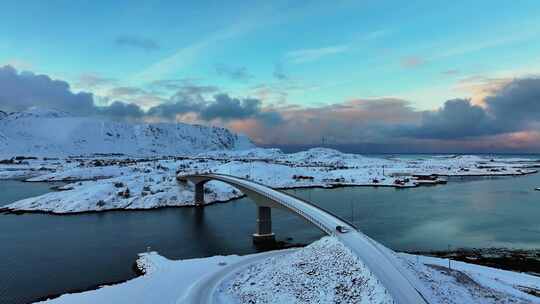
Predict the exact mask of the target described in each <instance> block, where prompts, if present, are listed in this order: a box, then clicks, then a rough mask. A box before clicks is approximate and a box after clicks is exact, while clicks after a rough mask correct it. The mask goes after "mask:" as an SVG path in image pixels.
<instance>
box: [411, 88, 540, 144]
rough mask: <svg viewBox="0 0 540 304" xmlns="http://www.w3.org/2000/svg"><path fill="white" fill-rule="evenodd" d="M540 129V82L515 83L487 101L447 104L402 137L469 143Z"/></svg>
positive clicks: (461, 101) (487, 98)
mask: <svg viewBox="0 0 540 304" xmlns="http://www.w3.org/2000/svg"><path fill="white" fill-rule="evenodd" d="M538 125H540V79H539V78H523V79H514V80H512V81H510V82H509V83H507V84H506V85H503V86H502V87H500V88H499V89H497V90H494V91H492V92H491V93H490V95H488V96H487V97H485V98H484V100H483V103H482V106H479V105H474V104H473V103H472V102H471V100H469V99H455V100H449V101H446V102H445V103H444V105H443V107H441V108H440V109H439V110H436V111H427V112H424V113H423V117H422V122H421V124H419V125H418V126H415V127H410V126H409V127H407V128H406V130H405V131H403V132H402V133H401V135H405V136H410V137H415V138H430V139H466V138H477V137H480V136H486V135H499V134H505V133H512V132H523V131H528V130H535V128H537V127H538Z"/></svg>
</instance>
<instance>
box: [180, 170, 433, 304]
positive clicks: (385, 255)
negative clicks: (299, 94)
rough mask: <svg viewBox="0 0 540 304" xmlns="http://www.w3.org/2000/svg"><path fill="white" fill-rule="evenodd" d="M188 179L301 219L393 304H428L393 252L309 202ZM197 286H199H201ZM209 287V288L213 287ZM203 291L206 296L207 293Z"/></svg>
mask: <svg viewBox="0 0 540 304" xmlns="http://www.w3.org/2000/svg"><path fill="white" fill-rule="evenodd" d="M190 177H192V178H203V179H208V180H218V181H222V182H224V183H227V184H229V185H231V186H233V187H235V186H236V187H238V188H245V189H248V190H250V191H253V192H256V193H257V194H259V195H263V196H265V197H266V198H268V199H270V200H272V201H274V202H276V203H278V204H279V205H281V206H283V207H285V208H286V209H289V210H290V211H292V212H294V213H296V214H298V215H300V216H301V217H303V218H305V219H306V220H308V221H309V222H311V223H313V224H314V225H315V226H317V227H319V228H320V229H321V230H323V231H324V232H325V233H327V234H328V235H331V236H334V237H336V238H337V239H338V240H339V241H340V242H341V243H343V245H345V246H346V247H348V248H349V250H350V251H351V252H352V253H353V254H354V255H356V256H357V257H358V258H359V259H360V261H362V262H363V263H364V264H365V265H366V266H367V267H368V269H370V270H371V272H372V273H373V274H374V275H375V277H376V278H377V279H378V280H379V281H380V282H381V284H382V285H383V286H384V287H385V288H386V290H387V291H388V292H389V293H390V295H392V297H393V299H394V301H396V303H399V304H419V303H428V302H427V300H426V299H425V298H424V297H423V296H422V294H421V293H420V289H421V288H422V287H421V286H420V284H419V282H418V280H417V279H416V278H415V277H413V276H412V274H411V273H410V272H409V271H408V270H407V269H403V267H402V265H401V264H400V262H399V261H398V260H397V258H396V256H395V254H394V252H393V251H392V250H390V249H388V248H386V247H384V246H383V245H381V244H379V243H378V242H376V241H374V240H372V239H371V238H369V237H368V236H367V235H365V234H363V233H362V232H360V231H358V230H357V229H356V227H354V226H353V225H352V224H350V223H348V222H347V221H346V220H344V219H341V218H339V217H338V216H336V215H333V214H331V213H330V212H328V211H325V210H323V209H321V208H319V207H317V206H315V205H313V204H312V203H310V202H307V201H305V200H302V199H300V198H298V197H295V196H292V195H290V194H287V193H285V192H282V191H279V190H275V189H272V188H270V187H267V186H265V185H263V184H260V183H257V182H254V181H250V180H246V179H243V178H239V177H235V176H231V175H225V174H196V175H187V176H183V177H182V178H185V179H188V180H189V178H190ZM336 226H343V227H346V228H347V229H348V230H349V232H347V233H339V232H337V231H336V230H335V229H336ZM214 278H215V277H214ZM203 281H205V280H203ZM199 285H200V286H202V285H204V284H202V285H201V284H199ZM210 285H212V286H213V284H210ZM206 291H207V292H208V290H207V289H206ZM207 299H209V301H210V302H211V301H212V300H211V299H212V297H207ZM203 303H204V302H203ZM206 303H208V302H206Z"/></svg>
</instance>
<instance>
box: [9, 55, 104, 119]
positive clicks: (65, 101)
mask: <svg viewBox="0 0 540 304" xmlns="http://www.w3.org/2000/svg"><path fill="white" fill-rule="evenodd" d="M0 105H1V106H2V109H3V110H5V111H6V110H7V111H20V110H25V109H27V108H29V107H32V106H42V107H47V108H54V109H59V110H64V111H69V112H72V113H77V114H82V115H89V114H92V113H94V110H95V106H94V100H93V95H92V94H91V93H86V92H80V93H77V94H74V93H73V92H71V90H70V86H69V84H68V83H67V82H65V81H61V80H53V79H51V78H49V77H48V76H46V75H36V74H34V73H31V72H21V73H19V72H17V70H15V69H14V68H13V67H11V66H4V67H0Z"/></svg>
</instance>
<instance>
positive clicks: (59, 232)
mask: <svg viewBox="0 0 540 304" xmlns="http://www.w3.org/2000/svg"><path fill="white" fill-rule="evenodd" d="M48 187H49V185H47V184H41V183H40V184H34V183H22V182H16V181H0V204H6V203H9V202H11V201H15V200H17V199H21V198H24V197H29V196H35V195H38V194H40V193H44V192H47V191H49V188H48ZM535 187H540V174H533V175H527V176H520V177H499V178H467V179H461V178H453V179H451V180H450V181H449V183H448V184H447V185H439V186H431V187H419V188H414V189H393V188H384V187H380V188H372V187H352V188H336V189H303V190H290V192H291V193H294V194H296V195H298V196H301V197H303V198H306V199H308V200H310V201H313V202H314V203H316V204H318V205H319V206H321V207H323V208H325V209H328V210H330V211H332V212H334V213H336V214H338V215H340V216H343V217H345V218H347V219H350V220H352V221H353V222H354V223H355V224H356V225H357V227H358V228H359V229H360V230H361V231H363V232H365V233H366V234H368V235H369V236H371V237H373V238H374V239H376V240H378V241H380V242H382V243H383V244H385V245H387V246H389V247H391V248H393V249H396V250H435V249H446V248H448V246H451V247H453V248H456V247H513V248H540V221H539V220H538V218H539V216H540V191H534V188H535ZM273 225H274V232H275V233H276V235H277V237H278V239H282V240H284V239H286V238H288V237H291V238H293V242H301V243H309V242H313V241H315V240H317V239H319V238H320V237H321V236H322V233H321V232H320V231H318V230H317V229H316V228H314V227H312V226H310V225H309V224H308V223H307V222H305V221H303V220H302V219H300V218H298V217H297V216H295V215H293V214H288V213H284V212H283V211H280V210H274V211H273ZM254 227H255V207H254V205H253V204H251V203H250V201H249V199H247V198H243V199H239V200H235V201H231V202H228V203H222V204H214V205H211V206H207V207H205V208H204V209H196V208H169V209H160V210H150V211H113V212H105V213H91V214H80V215H70V216H55V215H46V214H23V215H12V214H0V244H1V245H0V303H27V302H30V301H32V300H35V299H37V298H39V297H42V296H45V295H49V294H58V293H63V292H66V291H68V290H76V289H87V288H89V287H92V286H95V285H97V284H101V283H106V282H114V281H121V280H126V279H129V278H132V277H134V276H135V274H134V272H133V271H132V268H131V267H132V264H133V262H134V261H135V259H136V258H137V254H138V253H140V252H144V251H146V250H147V248H148V247H150V248H151V250H156V251H158V252H159V253H160V254H162V255H164V256H166V257H168V258H171V259H179V258H193V257H204V256H212V255H217V254H220V255H226V254H246V253H253V252H255V251H256V249H255V248H254V247H253V245H252V243H251V234H252V233H253V232H254Z"/></svg>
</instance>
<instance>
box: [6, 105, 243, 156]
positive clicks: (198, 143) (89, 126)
mask: <svg viewBox="0 0 540 304" xmlns="http://www.w3.org/2000/svg"><path fill="white" fill-rule="evenodd" d="M252 147H254V145H253V143H251V141H250V140H249V139H248V138H247V137H245V136H242V135H237V134H234V133H232V132H230V131H229V130H227V129H224V128H217V127H205V126H199V125H188V124H182V123H177V124H167V123H159V124H131V123H120V122H112V121H107V120H100V119H97V118H91V117H74V116H71V115H69V114H68V113H65V112H60V111H56V110H46V109H39V108H33V109H30V110H28V111H24V112H16V113H11V114H8V115H1V114H0V156H13V155H32V156H67V155H89V154H94V153H123V154H128V155H139V156H143V155H156V154H157V155H178V154H193V153H199V152H202V151H212V150H238V149H245V148H252Z"/></svg>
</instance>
